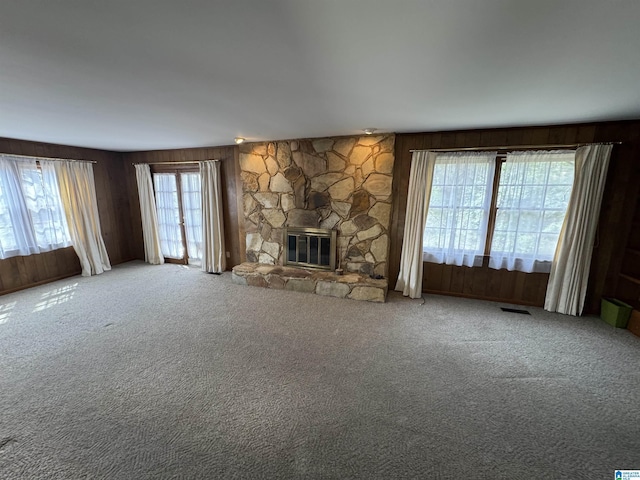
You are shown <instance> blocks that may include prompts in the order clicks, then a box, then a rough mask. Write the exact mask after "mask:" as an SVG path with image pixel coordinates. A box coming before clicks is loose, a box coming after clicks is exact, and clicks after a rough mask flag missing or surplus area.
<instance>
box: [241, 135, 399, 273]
mask: <svg viewBox="0 0 640 480" xmlns="http://www.w3.org/2000/svg"><path fill="white" fill-rule="evenodd" d="M394 142H395V136H394V135H393V134H389V135H375V136H374V135H371V136H356V137H335V138H318V139H308V140H288V141H279V142H267V143H245V144H242V145H240V147H239V148H240V175H241V180H242V200H243V213H244V230H245V235H246V237H245V240H246V245H245V246H246V259H247V261H248V262H254V263H260V264H267V265H283V266H284V265H285V264H286V263H287V262H289V257H288V255H289V251H290V250H289V240H288V238H287V237H286V236H285V230H287V229H289V231H291V229H292V228H310V229H318V228H320V229H325V230H332V231H335V232H336V233H337V238H336V248H335V263H334V265H333V266H332V267H331V268H332V269H334V268H336V267H338V265H339V266H340V267H341V268H343V269H344V270H345V273H358V274H361V275H365V276H379V277H386V276H387V269H388V267H387V256H388V251H389V234H388V230H389V226H390V215H391V185H392V180H393V178H392V172H393V162H394V153H393V151H394ZM314 241H315V240H314Z"/></svg>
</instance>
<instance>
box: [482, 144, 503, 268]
mask: <svg viewBox="0 0 640 480" xmlns="http://www.w3.org/2000/svg"><path fill="white" fill-rule="evenodd" d="M504 162H505V157H504V156H502V155H499V156H497V157H496V169H495V172H494V174H493V186H492V191H491V207H490V209H489V222H488V224H487V237H486V240H485V243H484V257H485V259H486V258H487V257H489V255H490V254H491V242H492V241H493V230H494V228H495V225H496V215H497V214H498V186H499V185H500V174H501V172H502V164H503V163H504ZM482 263H483V265H484V264H485V261H483V262H482Z"/></svg>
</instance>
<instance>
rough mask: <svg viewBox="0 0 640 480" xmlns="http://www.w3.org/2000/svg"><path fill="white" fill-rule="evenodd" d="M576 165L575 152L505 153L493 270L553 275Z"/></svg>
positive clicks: (493, 253)
mask: <svg viewBox="0 0 640 480" xmlns="http://www.w3.org/2000/svg"><path fill="white" fill-rule="evenodd" d="M574 162H575V151H573V150H571V151H566V150H565V151H529V152H511V153H508V154H507V159H506V162H505V163H504V164H503V165H502V171H501V173H500V184H499V186H498V202H497V207H498V209H497V214H496V222H495V228H494V232H493V240H492V242H491V256H490V259H489V267H491V268H495V269H501V268H504V269H507V270H517V271H520V272H544V273H549V271H550V270H551V261H552V260H553V256H554V254H555V251H556V245H557V244H558V235H560V229H561V228H562V223H563V221H564V217H565V213H566V210H567V204H568V202H569V197H570V195H571V190H572V186H573V177H574V169H575V168H574Z"/></svg>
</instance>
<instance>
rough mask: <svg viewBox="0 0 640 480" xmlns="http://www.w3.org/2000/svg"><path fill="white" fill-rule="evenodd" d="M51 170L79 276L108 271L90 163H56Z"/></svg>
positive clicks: (53, 163) (107, 257)
mask: <svg viewBox="0 0 640 480" xmlns="http://www.w3.org/2000/svg"><path fill="white" fill-rule="evenodd" d="M45 167H46V166H43V168H45ZM51 167H53V168H54V170H55V173H56V175H57V177H58V183H59V188H60V198H61V199H62V205H63V207H64V211H65V216H66V218H67V224H68V226H69V233H70V234H71V242H72V244H73V248H74V250H75V251H76V254H77V255H78V258H79V259H80V265H81V266H82V275H83V276H90V275H97V274H100V273H103V272H104V271H105V270H111V263H110V262H109V256H108V255H107V249H106V247H105V245H104V240H103V239H102V230H101V228H100V217H99V214H98V201H97V198H96V187H95V183H94V180H93V165H92V164H91V163H90V162H74V161H55V162H51V165H49V166H48V168H51Z"/></svg>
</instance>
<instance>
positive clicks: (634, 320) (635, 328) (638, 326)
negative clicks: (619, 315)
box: [627, 310, 640, 337]
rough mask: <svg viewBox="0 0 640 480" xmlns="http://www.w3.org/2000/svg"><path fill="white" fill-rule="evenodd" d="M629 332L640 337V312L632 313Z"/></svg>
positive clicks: (628, 325)
mask: <svg viewBox="0 0 640 480" xmlns="http://www.w3.org/2000/svg"><path fill="white" fill-rule="evenodd" d="M627 330H629V331H630V332H631V333H633V334H634V335H637V336H638V337H640V311H638V310H633V311H632V312H631V317H630V318H629V323H627Z"/></svg>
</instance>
